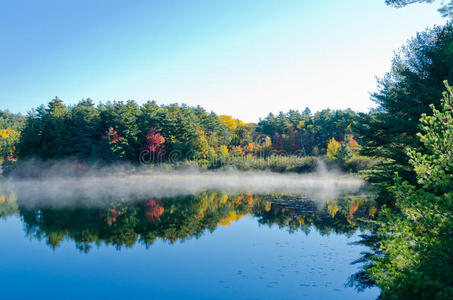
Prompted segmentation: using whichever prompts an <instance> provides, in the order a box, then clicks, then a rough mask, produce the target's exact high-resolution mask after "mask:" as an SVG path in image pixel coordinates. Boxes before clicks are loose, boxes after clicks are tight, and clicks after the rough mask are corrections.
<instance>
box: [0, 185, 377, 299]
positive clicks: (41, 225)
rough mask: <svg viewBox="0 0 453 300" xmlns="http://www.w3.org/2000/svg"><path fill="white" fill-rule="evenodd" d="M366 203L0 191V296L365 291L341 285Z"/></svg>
mask: <svg viewBox="0 0 453 300" xmlns="http://www.w3.org/2000/svg"><path fill="white" fill-rule="evenodd" d="M374 213H375V208H374V206H373V203H371V202H370V201H369V200H367V199H365V198H361V197H353V196H351V197H345V198H343V199H341V200H335V201H329V202H328V203H327V204H325V203H324V204H315V203H312V202H310V201H308V200H307V199H303V198H298V197H281V196H276V195H274V196H269V195H268V196H256V195H252V194H244V195H226V194H222V193H219V192H206V193H202V194H200V195H195V196H189V197H179V198H172V199H146V200H142V201H137V202H133V203H131V202H121V201H113V200H112V201H111V202H110V203H109V204H106V205H105V206H102V207H91V208H86V207H85V208H74V207H71V208H69V207H66V208H49V207H26V206H22V205H21V204H20V200H17V199H15V198H14V196H13V195H2V196H1V198H0V238H1V240H2V245H1V247H0V257H1V268H0V287H1V289H0V291H1V292H0V294H1V298H2V299H95V298H97V299H181V298H191V299H375V298H376V297H377V295H378V293H379V291H378V289H376V288H374V289H368V290H365V291H364V292H361V293H358V292H357V291H355V290H354V289H353V288H349V287H345V283H346V282H347V280H348V277H349V276H350V275H352V274H353V273H355V272H356V271H357V270H358V268H359V266H358V265H352V264H351V262H353V261H354V260H356V259H358V258H360V257H361V255H360V252H361V251H365V250H367V249H366V248H365V247H363V246H359V245H351V244H350V243H351V242H354V241H357V240H359V234H360V233H361V232H363V231H365V230H367V228H366V225H364V224H362V223H361V222H359V221H358V220H359V219H360V217H369V216H370V215H373V214H374Z"/></svg>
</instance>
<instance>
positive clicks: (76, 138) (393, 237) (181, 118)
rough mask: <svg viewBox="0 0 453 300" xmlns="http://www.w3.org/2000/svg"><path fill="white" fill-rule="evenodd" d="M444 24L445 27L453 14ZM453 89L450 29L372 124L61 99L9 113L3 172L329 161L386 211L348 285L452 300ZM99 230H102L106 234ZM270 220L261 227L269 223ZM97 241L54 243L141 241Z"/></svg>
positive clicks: (401, 66) (437, 32)
mask: <svg viewBox="0 0 453 300" xmlns="http://www.w3.org/2000/svg"><path fill="white" fill-rule="evenodd" d="M388 2H392V1H388ZM394 2H396V1H394ZM444 12H445V14H446V15H448V9H447V8H444ZM449 83H450V84H453V23H452V22H447V23H446V25H443V26H435V27H433V28H429V29H426V30H425V31H423V32H419V33H417V34H416V36H415V37H413V38H412V39H410V40H408V41H407V42H406V43H405V45H404V46H403V47H401V49H400V50H399V51H397V52H396V53H395V57H394V59H393V61H392V66H391V69H390V70H389V71H388V72H387V74H385V76H383V77H381V78H379V80H378V86H377V89H376V91H375V92H374V93H373V94H372V95H371V97H372V100H373V101H374V102H375V103H376V106H377V107H376V108H375V109H372V110H371V111H369V112H367V113H358V112H354V111H352V110H349V109H346V110H329V109H325V110H322V111H318V112H311V111H310V110H309V109H308V108H305V109H304V110H301V111H299V110H290V111H287V112H280V113H278V114H272V113H270V114H269V115H267V116H265V117H263V118H262V119H260V120H259V121H258V122H257V123H245V122H243V121H241V120H238V119H235V118H234V117H233V116H229V115H217V114H215V113H214V112H208V111H206V110H205V109H203V108H202V107H190V106H186V105H183V104H182V105H180V104H170V105H158V104H157V103H156V102H152V101H150V102H147V103H144V104H142V105H139V104H138V103H136V102H135V101H132V100H131V101H127V102H122V101H118V102H107V103H99V104H95V103H94V102H93V101H92V100H90V99H84V100H81V101H80V102H79V103H77V104H74V105H65V104H64V102H63V101H62V100H61V99H59V98H58V97H56V98H55V99H53V100H51V101H50V102H49V103H48V104H47V105H42V106H39V107H38V108H36V109H32V110H31V111H30V112H29V113H28V114H27V115H26V116H22V115H18V114H13V113H10V112H7V111H0V128H2V129H0V151H1V160H2V163H3V171H4V172H5V173H6V172H7V171H8V170H10V169H14V168H15V167H16V166H17V165H19V164H20V162H21V161H25V160H27V159H32V158H33V159H40V160H50V161H59V160H63V159H71V160H74V161H76V162H77V163H80V164H81V165H83V164H95V163H98V164H110V163H127V164H133V165H134V164H136V165H143V164H144V165H149V166H150V167H152V166H153V165H156V164H159V163H168V164H173V165H194V166H198V167H202V168H220V167H223V166H227V165H231V166H234V167H236V168H238V169H244V170H249V169H270V170H272V171H278V172H308V171H313V170H314V169H315V168H316V164H317V161H318V160H319V159H322V160H325V161H326V162H327V163H329V164H336V165H337V166H339V167H340V168H342V169H343V170H344V171H346V172H359V175H360V176H363V177H364V178H365V179H366V180H367V181H368V182H369V184H370V185H371V186H372V187H373V190H374V191H375V193H376V203H377V204H378V206H379V213H378V214H376V217H375V218H374V219H373V221H372V223H373V226H372V227H373V228H375V230H373V231H372V234H368V235H366V234H365V235H363V237H362V238H363V240H362V243H363V244H366V245H368V246H369V247H370V249H371V250H370V251H369V252H368V253H366V254H365V255H364V257H363V259H362V260H361V261H360V262H362V263H365V266H364V267H363V269H362V270H361V271H360V272H359V273H357V274H355V275H354V276H353V277H352V278H351V285H354V286H356V287H357V288H358V289H362V288H366V287H367V286H371V285H377V286H378V287H380V289H381V297H382V298H383V299H407V298H413V299H452V298H453V268H452V267H451V266H453V218H452V214H453V88H452V87H451V86H450V85H449ZM301 107H303V100H301ZM206 197H208V196H206ZM213 199H215V196H214V198H213ZM194 201H195V200H194ZM196 201H198V200H196ZM209 201H211V202H212V199H211V200H209ZM211 202H210V203H211ZM260 203H261V202H260ZM263 203H264V202H263ZM153 205H156V204H153ZM165 205H170V204H165ZM212 205H218V204H216V203H214V202H212ZM263 205H266V204H263ZM134 209H135V210H146V209H148V208H146V207H141V208H134ZM165 209H167V207H166V208H165ZM262 211H263V210H261V212H262ZM264 211H266V210H264ZM22 213H23V214H24V218H25V219H26V220H27V223H28V224H29V225H28V226H29V228H28V231H29V232H30V234H34V235H38V234H46V235H48V236H50V234H51V233H52V230H53V229H52V224H39V226H38V225H35V224H33V220H34V217H33V213H34V212H33V211H24V212H22ZM67 213H68V214H70V213H71V212H67ZM235 213H236V214H239V213H241V214H242V213H244V212H242V211H241V210H240V209H239V211H236V212H235ZM247 213H250V212H247ZM253 213H255V214H258V213H259V212H258V211H256V212H253ZM44 215H45V212H44ZM143 215H144V216H148V213H144V214H143ZM373 215H374V214H373ZM222 216H223V217H225V215H222ZM69 217H70V216H69ZM149 217H152V213H150V215H149ZM105 218H107V216H106V217H105ZM212 218H213V219H212V222H211V221H210V220H209V222H208V223H206V224H195V225H193V226H194V227H193V228H192V229H190V230H189V231H188V232H190V233H187V234H195V235H196V234H197V232H199V230H198V229H197V228H198V227H199V226H201V227H202V228H205V227H207V228H212V227H215V226H216V224H218V223H219V222H222V221H221V220H222V217H221V216H212ZM102 220H103V219H102V218H100V219H99V224H98V225H95V226H94V225H93V226H94V227H95V228H98V227H96V226H101V227H102V226H103V223H102ZM118 220H121V218H118ZM268 220H269V219H268V218H264V217H263V222H270V221H268ZM225 222H226V221H225ZM276 222H278V220H277V221H276ZM282 222H284V221H282ZM147 226H148V225H147ZM101 227H99V228H101ZM99 230H101V229H96V231H97V232H96V234H95V233H91V232H90V234H89V237H87V238H86V239H82V238H80V237H77V234H78V232H77V231H74V229H73V228H67V229H66V232H65V233H64V234H63V235H62V236H61V237H55V238H54V239H55V241H49V243H50V244H53V243H58V240H60V239H62V238H64V236H65V235H66V234H67V235H70V236H71V237H72V238H74V239H76V240H77V242H78V244H80V247H82V246H83V245H85V244H88V243H91V242H94V241H97V240H98V239H106V240H108V241H109V243H114V244H116V245H121V244H123V243H126V244H127V243H134V242H135V240H136V239H137V234H136V233H135V232H136V231H137V230H141V229H140V226H138V225H137V226H136V227H135V228H134V229H130V230H131V231H132V232H133V234H132V237H131V239H130V240H129V241H126V240H124V241H123V240H119V241H114V240H112V237H110V236H109V233H108V232H103V231H99ZM41 231H42V232H41ZM101 233H102V234H101ZM157 234H160V235H163V236H164V237H165V238H166V239H169V240H171V241H173V240H175V239H178V238H184V235H180V234H179V233H167V232H166V231H165V229H162V230H161V231H159V233H153V235H152V236H149V237H146V236H142V238H143V239H144V240H146V242H147V243H152V241H153V239H154V238H155V235H157ZM98 235H99V237H98ZM49 239H50V237H49Z"/></svg>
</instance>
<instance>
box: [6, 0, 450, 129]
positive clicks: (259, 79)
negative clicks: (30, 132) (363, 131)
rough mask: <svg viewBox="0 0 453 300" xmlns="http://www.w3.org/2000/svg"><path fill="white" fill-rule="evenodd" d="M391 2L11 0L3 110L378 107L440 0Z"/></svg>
mask: <svg viewBox="0 0 453 300" xmlns="http://www.w3.org/2000/svg"><path fill="white" fill-rule="evenodd" d="M384 2H385V1H384V0H366V1H364V0H347V1H345V0H322V1H314V0H313V1H308V0H284V1H283V0H272V1H271V0H256V1H247V0H238V1H236V0H228V1H213V0H205V1H202V0H191V1H185V0H180V1H176V0H159V1H151V0H148V1H135V0H130V1H124V0H120V1H116V0H105V1H101V0H76V1H69V0H67V1H61V0H53V1H49V0H40V1H35V0H30V1H22V0H14V1H11V0H0V108H1V109H9V110H10V111H12V112H22V113H25V112H27V111H28V110H29V109H30V108H31V107H36V106H38V105H40V104H43V103H47V102H48V101H49V100H51V99H52V98H54V97H55V96H58V97H60V98H62V99H63V100H64V101H65V103H67V104H72V103H75V102H77V101H79V100H80V99H82V98H87V97H90V98H91V99H93V100H94V101H96V102H98V101H102V102H105V101H108V100H128V99H134V100H136V101H137V102H138V103H143V102H145V101H146V100H156V101H157V102H158V103H159V104H167V103H174V102H179V103H187V104H189V105H197V104H199V105H201V106H203V107H205V108H206V109H208V110H213V111H215V112H216V113H219V114H231V115H233V116H234V117H238V118H241V119H243V120H245V121H248V122H251V121H258V119H259V117H264V116H265V115H267V114H268V113H269V112H274V113H278V112H279V111H281V110H283V111H285V110H288V109H304V108H305V107H306V106H308V107H309V108H310V109H312V110H313V111H317V110H320V109H323V108H327V107H330V108H334V109H338V108H347V107H350V108H352V109H354V110H360V111H366V110H368V109H369V108H370V107H372V106H373V103H372V102H371V101H370V100H369V92H371V91H373V90H375V88H376V80H375V76H376V75H382V74H383V73H384V72H385V71H387V70H388V69H389V67H390V63H391V58H392V56H393V51H394V50H396V49H397V48H399V47H400V46H401V45H402V44H403V43H404V42H405V41H406V40H407V39H408V38H410V37H412V36H413V35H414V34H415V33H416V32H417V31H421V30H423V29H425V28H426V27H428V26H433V25H434V24H437V25H440V24H444V23H445V19H442V18H441V16H440V14H439V13H438V12H437V10H436V6H435V5H429V4H414V5H411V6H408V7H406V8H402V9H395V8H392V7H388V6H386V5H385V3H384Z"/></svg>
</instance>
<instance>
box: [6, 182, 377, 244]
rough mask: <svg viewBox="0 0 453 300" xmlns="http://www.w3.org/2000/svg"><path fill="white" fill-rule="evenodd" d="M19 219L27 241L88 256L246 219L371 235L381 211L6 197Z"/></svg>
mask: <svg viewBox="0 0 453 300" xmlns="http://www.w3.org/2000/svg"><path fill="white" fill-rule="evenodd" d="M15 214H17V215H19V216H20V217H21V219H22V221H23V223H24V225H25V226H24V227H25V231H26V234H27V236H29V237H32V238H35V239H38V240H43V241H45V243H46V244H48V245H49V246H50V247H52V248H54V249H55V248H56V247H58V246H59V245H60V243H61V242H62V241H63V240H65V239H69V240H72V241H74V242H75V245H76V247H77V248H78V249H79V250H80V251H82V252H88V251H90V249H91V248H92V247H94V246H99V245H102V244H106V245H113V246H114V247H116V248H117V249H121V248H123V247H132V246H133V245H134V244H136V243H141V244H143V245H145V246H147V247H149V246H151V245H152V244H153V243H154V242H155V241H156V240H157V239H160V240H163V241H167V242H168V243H170V244H171V243H175V242H176V241H184V240H186V239H190V238H198V237H200V236H202V235H203V234H205V233H206V232H214V231H215V230H216V228H218V227H219V226H229V225H230V224H232V223H233V222H235V221H237V220H239V219H241V218H243V217H244V216H246V215H250V216H253V217H255V218H256V220H257V221H258V222H259V224H261V225H266V226H278V227H279V228H280V229H283V230H287V231H289V232H296V231H303V232H306V233H308V232H309V231H310V230H311V229H312V228H316V229H317V230H318V231H319V232H320V233H321V234H322V235H329V234H331V233H335V234H345V235H352V234H353V233H354V232H356V231H357V230H358V229H361V230H366V229H367V226H369V225H367V224H368V223H366V222H361V219H363V218H370V217H371V218H372V217H374V215H375V214H376V206H375V204H374V202H373V201H372V200H370V199H369V198H368V197H366V196H364V195H346V196H343V197H340V198H336V199H329V200H328V201H327V203H325V204H323V205H320V204H319V202H313V201H311V200H310V199H308V198H304V197H300V196H291V195H281V194H272V195H257V194H251V193H249V194H226V193H222V192H217V191H206V192H203V193H200V194H197V195H192V196H180V197H174V198H161V199H157V198H154V199H135V201H122V199H111V201H109V202H108V204H105V205H104V206H101V207H96V208H87V207H77V208H74V207H71V208H69V207H65V208H48V207H41V208H40V207H33V208H30V207H29V206H23V205H21V201H20V199H17V198H16V197H15V195H14V194H12V193H10V194H1V195H0V217H1V218H7V217H8V216H10V215H15Z"/></svg>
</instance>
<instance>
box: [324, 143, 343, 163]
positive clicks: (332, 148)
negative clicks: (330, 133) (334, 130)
mask: <svg viewBox="0 0 453 300" xmlns="http://www.w3.org/2000/svg"><path fill="white" fill-rule="evenodd" d="M340 145H341V144H340V143H339V142H337V141H336V140H335V138H332V139H331V140H330V142H329V144H328V145H327V153H326V155H327V157H329V158H330V159H336V157H335V155H336V154H337V152H338V149H339V148H340Z"/></svg>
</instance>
